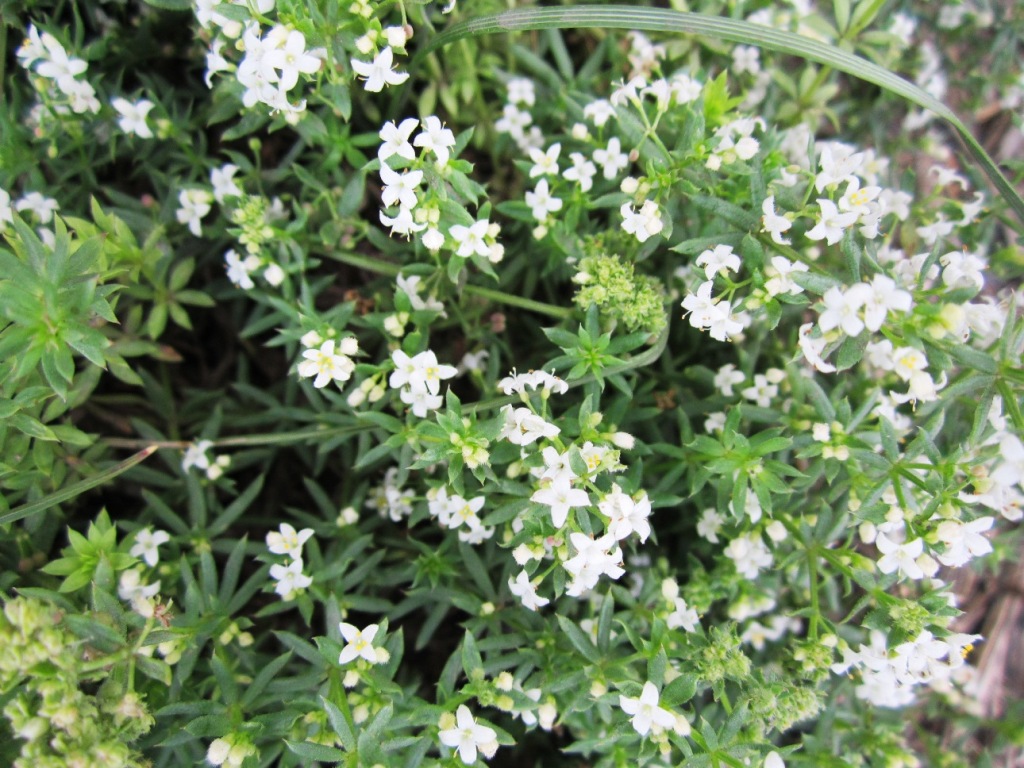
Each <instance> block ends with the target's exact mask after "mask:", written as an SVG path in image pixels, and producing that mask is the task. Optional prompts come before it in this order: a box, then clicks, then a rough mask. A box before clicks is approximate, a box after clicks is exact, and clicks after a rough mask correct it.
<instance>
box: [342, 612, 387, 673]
mask: <svg viewBox="0 0 1024 768" xmlns="http://www.w3.org/2000/svg"><path fill="white" fill-rule="evenodd" d="M338 629H340V630H341V636H342V637H344V638H345V643H346V645H345V647H344V648H342V649H341V656H339V657H338V663H339V664H348V663H349V662H350V661H354V660H355V659H365V660H366V661H368V662H370V663H371V664H376V663H377V649H376V648H374V647H373V638H375V637H376V636H377V629H378V626H377V625H376V624H370V625H369V626H368V627H366V628H365V629H359V627H355V626H352V625H351V624H346V623H345V622H344V621H343V622H341V623H340V624H339V625H338Z"/></svg>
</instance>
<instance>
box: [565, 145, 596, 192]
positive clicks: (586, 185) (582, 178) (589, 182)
mask: <svg viewBox="0 0 1024 768" xmlns="http://www.w3.org/2000/svg"><path fill="white" fill-rule="evenodd" d="M569 159H570V160H571V161H572V165H571V166H569V167H568V168H566V169H565V170H564V171H563V172H562V178H563V179H568V180H569V181H575V182H578V183H579V185H580V189H581V190H582V191H583V192H589V191H590V190H591V188H592V187H593V186H594V176H595V174H596V173H597V166H595V165H594V164H593V163H592V162H590V161H589V160H588V159H587V158H586V155H584V154H582V153H581V152H573V153H572V154H570V155H569Z"/></svg>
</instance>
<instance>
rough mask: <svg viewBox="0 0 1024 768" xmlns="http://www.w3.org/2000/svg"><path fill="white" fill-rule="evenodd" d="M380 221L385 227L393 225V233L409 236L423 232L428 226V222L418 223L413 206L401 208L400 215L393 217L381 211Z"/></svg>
mask: <svg viewBox="0 0 1024 768" xmlns="http://www.w3.org/2000/svg"><path fill="white" fill-rule="evenodd" d="M380 223H381V224H383V225H384V226H385V227H391V234H393V235H394V234H396V233H397V234H399V235H405V236H406V237H409V236H410V235H412V233H413V232H422V231H423V230H424V229H426V228H427V225H426V224H417V223H416V221H415V220H414V219H413V217H412V209H411V208H399V209H398V215H397V216H395V217H394V218H392V217H391V216H388V215H387V214H385V213H384V211H381V212H380Z"/></svg>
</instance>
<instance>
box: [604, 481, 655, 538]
mask: <svg viewBox="0 0 1024 768" xmlns="http://www.w3.org/2000/svg"><path fill="white" fill-rule="evenodd" d="M597 508H598V509H600V510H601V514H603V515H605V516H606V517H607V518H608V533H610V534H611V535H612V536H614V537H615V538H616V539H619V540H622V539H625V538H626V537H627V536H629V535H630V534H632V533H636V534H637V536H639V537H640V542H641V543H643V542H645V541H647V537H648V536H650V535H651V523H650V521H649V520H648V518H649V517H650V515H651V500H650V499H649V498H647V494H646V493H641V494H640V498H639V499H636V500H634V499H633V498H631V497H630V496H627V495H626V494H624V493H623V492H622V490H621V489H620V488H619V486H618V485H617V484H614V483H613V484H612V490H611V492H610V493H609V494H607V495H606V496H605V497H604V498H603V499H602V500H601V501H600V502H598V504H597Z"/></svg>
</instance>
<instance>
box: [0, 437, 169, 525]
mask: <svg viewBox="0 0 1024 768" xmlns="http://www.w3.org/2000/svg"><path fill="white" fill-rule="evenodd" d="M156 449H157V446H155V445H150V446H148V447H146V448H143V449H142V450H141V451H139V452H138V453H136V454H134V455H133V456H130V457H128V458H127V459H125V460H124V461H122V462H121V463H120V464H115V465H114V466H112V467H109V468H108V469H105V470H103V471H102V472H100V473H99V474H96V475H93V476H92V477H89V478H86V479H85V480H80V481H78V482H77V483H74V484H73V485H69V486H68V487H67V488H62V489H61V490H59V491H57V492H55V493H51V494H49V495H48V496H44V497H43V498H41V499H39V500H38V501H33V502H31V503H29V504H22V505H21V506H20V507H15V508H14V509H12V510H10V511H9V512H5V513H4V514H2V515H0V525H6V524H7V523H13V522H14V521H15V520H21V519H22V518H23V517H28V516H29V515H34V514H36V513H37V512H42V511H44V510H47V509H49V508H50V507H52V506H55V505H57V504H60V503H61V502H64V501H67V500H68V499H73V498H75V496H78V495H79V494H81V493H85V492H86V491H88V490H91V489H92V488H95V487H97V486H99V485H103V484H104V483H106V482H107V481H109V480H113V479H114V478H115V477H117V476H118V475H120V474H121V473H122V472H126V471H127V470H129V469H131V468H132V467H134V466H135V465H136V464H138V463H139V462H141V461H145V460H146V459H147V458H149V457H150V456H152V455H153V453H155V452H156Z"/></svg>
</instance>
